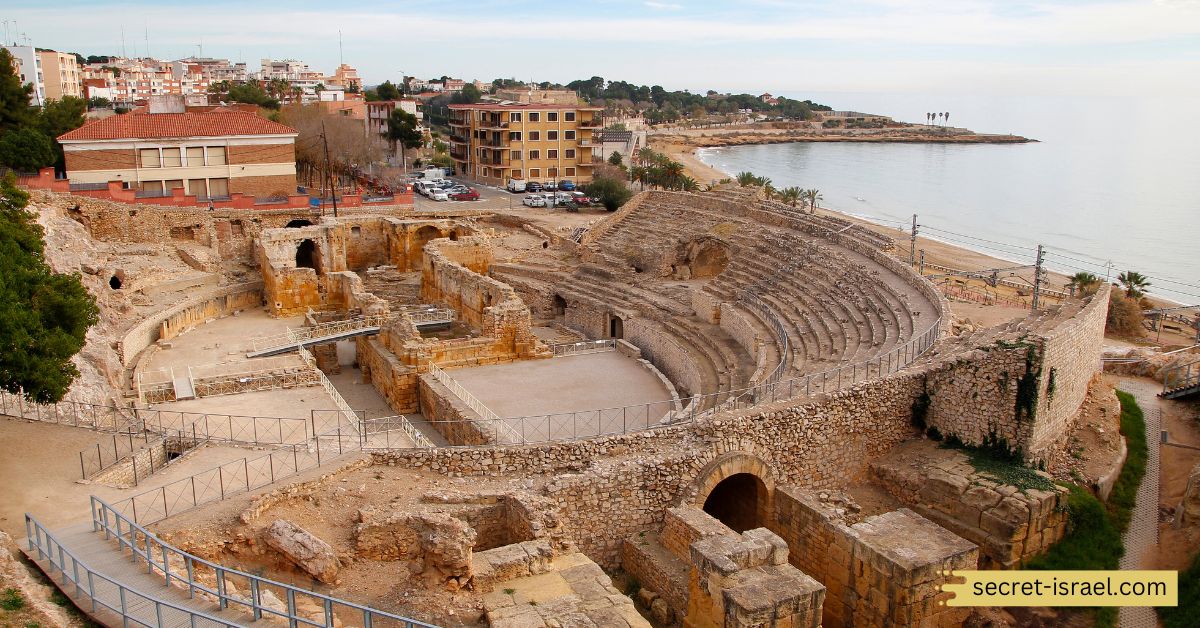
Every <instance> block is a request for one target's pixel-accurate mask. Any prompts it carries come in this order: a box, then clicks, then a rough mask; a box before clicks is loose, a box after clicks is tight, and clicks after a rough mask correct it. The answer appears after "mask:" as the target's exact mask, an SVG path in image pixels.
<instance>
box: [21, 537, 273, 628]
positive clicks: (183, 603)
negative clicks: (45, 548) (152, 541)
mask: <svg viewBox="0 0 1200 628" xmlns="http://www.w3.org/2000/svg"><path fill="white" fill-rule="evenodd" d="M53 535H54V538H55V540H57V541H58V543H61V547H62V548H63V549H64V550H65V551H64V552H61V553H60V552H59V551H58V550H59V547H58V545H53V546H51V550H52V553H53V554H55V556H54V565H53V566H52V565H51V563H50V560H49V559H47V558H39V556H38V552H37V551H36V550H33V551H30V549H29V543H28V541H27V540H22V541H20V546H21V551H23V552H25V554H26V555H27V556H28V557H29V558H30V559H31V560H33V561H34V562H36V563H37V564H38V566H39V567H41V569H42V571H43V572H45V573H46V574H47V575H49V576H50V577H51V578H52V579H53V580H54V581H55V583H56V584H57V585H58V587H59V589H61V590H62V591H63V592H64V593H66V594H67V596H68V597H70V598H71V600H72V601H73V602H75V605H76V606H78V607H79V608H80V609H82V610H83V611H84V612H86V613H88V614H89V615H91V616H92V617H93V618H94V619H95V620H96V621H98V622H100V623H102V624H105V625H108V626H120V625H122V621H121V615H120V613H117V612H113V611H111V610H109V609H107V608H104V606H103V605H102V604H106V605H108V606H110V607H112V608H117V609H120V608H122V606H124V608H125V609H126V613H127V614H128V615H129V616H130V617H131V618H133V619H135V620H137V621H139V622H141V623H142V625H146V626H181V627H182V626H220V625H222V622H228V625H247V624H249V623H251V618H250V616H249V615H246V614H244V613H241V612H239V611H234V610H228V609H227V610H221V609H220V608H218V606H217V604H216V603H214V602H210V601H207V600H203V599H201V598H199V597H196V598H188V596H187V592H186V590H184V589H180V588H177V587H174V586H171V587H167V586H164V582H163V579H162V578H161V577H156V576H152V575H150V574H149V573H147V572H146V568H145V563H139V564H135V563H134V562H133V561H132V560H130V558H129V557H128V555H127V554H125V553H122V552H118V551H117V549H116V547H117V546H116V541H112V540H108V541H106V540H105V539H104V535H102V534H100V533H97V532H93V531H92V525H91V523H90V522H89V523H86V524H77V525H72V526H69V527H65V528H60V529H58V530H56V531H55V532H53ZM72 557H74V560H73V559H72ZM75 560H77V561H78V567H77V566H76V564H75ZM139 565H140V566H139ZM89 570H90V571H91V572H94V573H93V574H92V575H91V577H89V574H88V571H89ZM64 572H65V573H64ZM76 573H77V574H78V577H79V583H80V586H79V587H76V586H75V584H74V583H73V579H74V577H75V574H76ZM101 574H102V575H101ZM89 582H90V583H91V585H90V586H91V588H92V593H93V594H94V596H95V599H96V600H97V601H98V602H101V603H102V604H96V605H93V603H92V597H91V595H90V594H89V590H88V588H89ZM122 588H123V589H122ZM156 600H157V601H161V602H165V603H167V604H170V605H173V606H176V607H178V608H171V607H169V606H166V605H160V604H155V601H156ZM184 609H186V610H184ZM188 611H193V612H196V613H199V614H200V616H199V617H194V620H195V621H193V615H191V614H190V613H189V612H188ZM205 616H207V617H212V618H216V619H218V620H219V621H212V620H210V619H207V618H206V617H205Z"/></svg>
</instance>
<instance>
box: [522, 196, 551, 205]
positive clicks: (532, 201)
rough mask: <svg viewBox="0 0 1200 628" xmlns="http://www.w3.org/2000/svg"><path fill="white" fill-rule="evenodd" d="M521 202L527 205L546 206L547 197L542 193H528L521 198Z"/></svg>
mask: <svg viewBox="0 0 1200 628" xmlns="http://www.w3.org/2000/svg"><path fill="white" fill-rule="evenodd" d="M521 203H522V204H523V205H525V206H526V207H545V206H546V198H545V197H543V196H542V195H541V194H527V195H525V198H523V199H521Z"/></svg>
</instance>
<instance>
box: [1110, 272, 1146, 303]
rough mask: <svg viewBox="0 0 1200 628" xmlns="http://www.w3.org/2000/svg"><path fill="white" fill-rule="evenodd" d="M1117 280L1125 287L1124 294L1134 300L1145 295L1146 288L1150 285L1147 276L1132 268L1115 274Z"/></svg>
mask: <svg viewBox="0 0 1200 628" xmlns="http://www.w3.org/2000/svg"><path fill="white" fill-rule="evenodd" d="M1117 282H1118V283H1120V284H1121V287H1122V288H1124V289H1125V296H1127V297H1129V298H1130V299H1135V300H1136V299H1140V298H1142V297H1144V296H1146V288H1149V287H1150V279H1149V278H1147V277H1146V276H1145V275H1143V274H1141V273H1139V272H1134V271H1132V270H1127V271H1125V272H1123V273H1121V274H1120V275H1117Z"/></svg>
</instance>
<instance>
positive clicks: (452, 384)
mask: <svg viewBox="0 0 1200 628" xmlns="http://www.w3.org/2000/svg"><path fill="white" fill-rule="evenodd" d="M429 374H430V375H433V377H434V379H436V380H437V381H438V382H440V383H441V384H442V385H443V386H445V387H446V388H449V389H450V392H451V393H453V394H454V396H456V397H458V398H459V399H461V400H462V402H463V403H465V404H467V407H468V408H470V409H472V410H474V411H475V412H476V413H477V414H478V415H479V418H480V420H483V421H490V422H493V423H494V425H495V426H496V435H497V437H499V435H500V432H503V433H504V439H505V441H507V442H508V443H522V442H524V438H522V436H521V435H520V434H518V433H517V431H516V430H514V429H513V428H512V426H511V425H509V424H508V423H507V422H505V421H504V420H503V419H501V418H500V415H498V414H496V413H495V412H492V409H491V408H489V407H487V406H485V405H483V402H482V401H480V400H479V399H478V398H477V397H476V396H475V395H472V394H471V392H470V391H469V390H467V389H466V388H463V387H462V384H459V383H458V382H457V381H455V380H454V378H453V377H450V376H449V375H447V374H446V371H443V370H442V369H441V368H439V367H438V365H436V364H434V363H432V362H430V363H429Z"/></svg>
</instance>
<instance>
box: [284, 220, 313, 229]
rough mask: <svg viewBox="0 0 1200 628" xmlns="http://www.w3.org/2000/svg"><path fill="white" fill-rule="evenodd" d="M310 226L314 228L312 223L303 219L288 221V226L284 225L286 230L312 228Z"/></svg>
mask: <svg viewBox="0 0 1200 628" xmlns="http://www.w3.org/2000/svg"><path fill="white" fill-rule="evenodd" d="M310 226H312V221H310V220H304V219H303V218H297V219H295V220H291V221H288V224H286V225H284V228H286V229H299V228H300V227H310Z"/></svg>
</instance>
